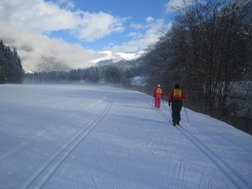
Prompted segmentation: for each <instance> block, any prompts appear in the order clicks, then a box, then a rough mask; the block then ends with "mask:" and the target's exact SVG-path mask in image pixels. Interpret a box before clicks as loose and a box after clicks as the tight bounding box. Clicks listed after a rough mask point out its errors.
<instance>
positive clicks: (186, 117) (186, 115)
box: [184, 107, 189, 123]
mask: <svg viewBox="0 0 252 189" xmlns="http://www.w3.org/2000/svg"><path fill="white" fill-rule="evenodd" d="M184 110H185V114H186V118H187V121H188V123H189V118H188V115H187V112H186V109H185V107H184Z"/></svg>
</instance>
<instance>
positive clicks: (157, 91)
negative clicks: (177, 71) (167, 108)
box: [153, 84, 164, 109]
mask: <svg viewBox="0 0 252 189" xmlns="http://www.w3.org/2000/svg"><path fill="white" fill-rule="evenodd" d="M163 93H164V92H163V90H162V89H161V88H160V84H158V85H157V87H156V88H155V89H154V90H153V96H154V98H155V108H158V109H159V108H160V104H161V98H162V94H163Z"/></svg>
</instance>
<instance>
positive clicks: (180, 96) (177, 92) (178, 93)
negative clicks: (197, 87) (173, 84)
mask: <svg viewBox="0 0 252 189" xmlns="http://www.w3.org/2000/svg"><path fill="white" fill-rule="evenodd" d="M185 98H186V96H185V93H184V92H183V91H182V90H181V89H173V90H172V91H171V92H170V94H169V97H168V102H169V103H171V102H172V101H173V100H184V99H185Z"/></svg>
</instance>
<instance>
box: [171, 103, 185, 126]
mask: <svg viewBox="0 0 252 189" xmlns="http://www.w3.org/2000/svg"><path fill="white" fill-rule="evenodd" d="M182 106H183V101H182V100H173V101H172V122H173V124H177V125H178V124H179V122H180V120H181V118H180V111H181V109H182Z"/></svg>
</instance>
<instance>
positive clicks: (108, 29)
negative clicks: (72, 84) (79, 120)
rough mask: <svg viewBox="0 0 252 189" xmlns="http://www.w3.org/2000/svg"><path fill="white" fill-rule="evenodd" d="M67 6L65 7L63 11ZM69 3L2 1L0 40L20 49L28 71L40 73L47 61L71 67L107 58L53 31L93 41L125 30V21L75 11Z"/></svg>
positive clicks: (106, 15) (103, 14) (41, 0)
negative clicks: (58, 36)
mask: <svg viewBox="0 0 252 189" xmlns="http://www.w3.org/2000/svg"><path fill="white" fill-rule="evenodd" d="M62 7H65V8H62ZM73 8H74V4H73V3H72V2H71V1H70V0H59V1H57V3H53V2H45V1H43V0H11V1H10V0H1V1H0V28H1V30H0V38H1V39H3V40H4V42H5V43H6V44H7V45H10V46H12V47H15V48H17V51H18V53H19V55H20V56H21V59H22V64H23V67H24V69H25V70H26V71H37V70H38V65H41V64H43V63H44V62H45V61H47V62H48V60H50V61H55V62H56V63H57V64H58V63H59V62H61V63H62V64H64V65H67V66H68V67H69V68H85V67H88V66H92V65H94V63H93V59H98V58H101V57H102V56H104V55H103V54H101V53H99V52H96V51H94V50H90V49H85V48H84V47H82V46H80V45H76V44H68V43H66V42H64V41H63V40H61V39H51V38H49V37H48V36H47V34H48V33H50V32H53V31H61V30H64V31H69V32H71V33H72V34H74V35H75V37H76V38H79V39H82V40H85V41H92V40H96V39H99V38H102V37H104V36H106V35H110V34H111V33H114V32H121V31H123V29H124V28H123V24H122V22H123V19H120V18H116V17H113V16H112V15H110V14H107V13H104V12H99V13H89V12H84V11H80V10H75V11H73V10H72V9H73Z"/></svg>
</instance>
